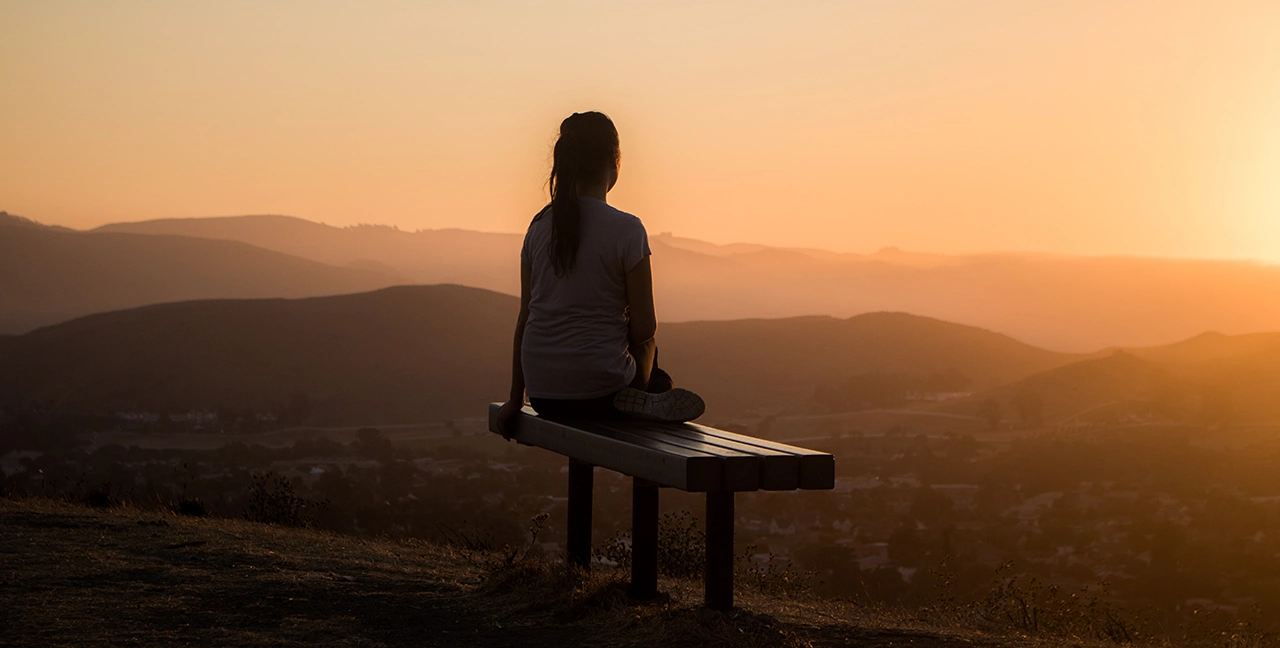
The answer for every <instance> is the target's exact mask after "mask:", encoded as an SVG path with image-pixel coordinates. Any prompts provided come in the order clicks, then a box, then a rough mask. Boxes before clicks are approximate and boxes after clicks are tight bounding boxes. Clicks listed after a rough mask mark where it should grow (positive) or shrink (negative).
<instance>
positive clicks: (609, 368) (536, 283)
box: [521, 197, 650, 399]
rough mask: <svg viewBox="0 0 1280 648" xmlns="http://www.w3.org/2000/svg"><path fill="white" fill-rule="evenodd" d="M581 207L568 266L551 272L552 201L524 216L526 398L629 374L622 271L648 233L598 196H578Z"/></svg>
mask: <svg viewBox="0 0 1280 648" xmlns="http://www.w3.org/2000/svg"><path fill="white" fill-rule="evenodd" d="M579 206H580V209H581V212H580V221H579V243H578V250H577V254H576V255H575V262H574V266H573V268H572V269H571V270H568V271H567V272H563V271H562V272H560V273H557V271H556V268H555V266H554V264H553V262H552V258H551V253H550V249H551V241H552V219H551V214H550V208H548V209H545V210H543V212H542V213H540V214H539V215H538V216H537V217H536V218H534V220H533V222H532V223H530V225H529V231H528V233H527V234H526V235H525V241H524V248H523V249H522V250H521V261H522V262H523V263H524V264H525V265H527V266H528V267H529V269H530V280H531V286H530V300H529V319H528V322H527V324H526V327H525V331H524V340H523V345H522V349H521V350H522V363H523V365H524V372H525V379H526V383H527V384H526V389H527V390H528V393H529V396H530V397H532V398H555V399H580V398H595V397H597V396H604V395H607V394H611V393H613V392H616V391H618V390H619V389H621V388H623V387H626V386H627V385H628V384H629V383H630V382H631V380H632V378H633V377H634V376H635V371H636V367H635V360H634V359H633V358H632V357H631V355H630V354H629V353H628V351H627V348H628V326H627V315H626V309H627V290H626V274H627V272H628V271H630V270H631V269H632V268H634V267H635V266H636V265H637V264H638V263H640V262H641V261H643V260H644V259H645V258H646V257H647V256H648V255H649V253H650V251H649V239H648V236H647V234H646V233H645V229H644V225H643V224H642V223H641V222H640V219H638V218H636V217H635V216H632V215H631V214H628V213H626V212H623V211H620V210H618V209H615V208H613V207H611V206H610V205H608V204H607V203H605V202H604V201H602V200H597V199H595V198H590V197H581V198H579Z"/></svg>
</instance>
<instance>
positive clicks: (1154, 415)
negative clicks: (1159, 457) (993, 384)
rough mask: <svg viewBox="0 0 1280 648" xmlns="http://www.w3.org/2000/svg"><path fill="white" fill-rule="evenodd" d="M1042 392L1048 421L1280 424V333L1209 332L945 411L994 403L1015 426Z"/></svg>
mask: <svg viewBox="0 0 1280 648" xmlns="http://www.w3.org/2000/svg"><path fill="white" fill-rule="evenodd" d="M1026 394H1034V395H1035V398H1037V399H1038V400H1039V401H1040V403H1041V417H1042V419H1043V422H1045V423H1048V424H1051V425H1058V424H1068V425H1074V424H1089V423H1099V422H1107V423H1117V422H1119V423H1123V422H1126V421H1130V422H1151V421H1156V422H1158V421H1167V422H1181V423H1195V424H1210V425H1212V424H1222V423H1235V424H1239V423H1246V424H1247V423H1280V398H1277V395H1278V394H1280V333H1255V334H1249V335H1236V336H1230V335H1223V334H1221V333H1205V334H1202V335H1198V336H1196V337H1193V338H1191V339H1188V340H1184V341H1182V342H1177V343H1174V344H1170V345H1164V346H1159V347H1149V348H1137V349H1124V350H1115V351H1113V352H1111V353H1110V354H1109V355H1105V356H1104V357H1096V358H1089V359H1086V360H1082V361H1079V362H1075V363H1071V364H1067V365H1064V366H1061V367H1056V368H1053V369H1050V370H1048V371H1044V372H1042V373H1038V374H1035V375H1032V376H1028V377H1026V378H1024V379H1022V380H1019V381H1016V382H1013V383H1011V384H1007V385H1003V386H1000V387H998V388H996V389H993V390H989V391H984V392H981V393H978V394H975V395H974V396H973V397H972V398H970V399H968V401H967V402H964V403H951V404H948V405H946V406H944V407H943V408H942V409H947V410H952V411H965V412H967V413H972V412H973V411H974V410H975V409H976V407H977V404H978V403H980V402H982V401H983V400H986V399H988V398H994V399H996V400H997V401H998V402H999V403H1001V405H1002V406H1003V408H1004V411H1005V413H1006V415H1007V416H1008V419H1009V420H1010V421H1011V422H1021V421H1019V420H1018V419H1019V414H1018V411H1017V404H1016V403H1017V399H1018V398H1019V395H1024V397H1025V395H1026Z"/></svg>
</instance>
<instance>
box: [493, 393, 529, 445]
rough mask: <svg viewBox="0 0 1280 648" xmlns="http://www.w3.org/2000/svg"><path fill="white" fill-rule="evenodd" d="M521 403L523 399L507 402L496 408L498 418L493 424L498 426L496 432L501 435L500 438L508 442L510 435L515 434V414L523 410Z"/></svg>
mask: <svg viewBox="0 0 1280 648" xmlns="http://www.w3.org/2000/svg"><path fill="white" fill-rule="evenodd" d="M522 401H523V399H521V400H509V401H507V402H505V403H503V404H502V407H500V408H498V416H497V418H496V420H495V423H496V424H497V426H498V431H499V432H501V433H502V438H504V439H508V440H510V439H511V435H513V434H515V432H516V421H517V420H518V419H516V414H519V413H520V410H522V409H524V403H523V402H522Z"/></svg>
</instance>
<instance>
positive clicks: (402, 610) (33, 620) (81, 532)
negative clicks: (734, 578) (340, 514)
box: [0, 499, 1062, 648]
mask: <svg viewBox="0 0 1280 648" xmlns="http://www.w3.org/2000/svg"><path fill="white" fill-rule="evenodd" d="M660 588H661V589H662V590H663V592H664V595H663V596H662V597H661V598H660V599H659V600H656V601H652V602H636V601H632V600H631V599H629V598H628V597H627V596H626V581H625V574H621V573H618V572H613V571H607V570H606V571H596V572H592V573H585V572H582V571H579V570H573V569H570V568H568V567H566V566H565V565H564V564H563V563H552V562H546V561H540V560H532V559H530V560H514V561H509V560H506V559H505V558H503V557H501V556H496V557H495V556H491V555H490V556H486V555H481V554H474V553H468V552H463V551H458V550H454V549H450V548H447V547H440V546H434V545H427V544H422V543H417V542H390V541H381V540H365V539H360V538H354V537H347V536H338V535H333V534H326V533H320V532H315V531H309V530H305V529H295V528H280V527H274V526H269V525H263V524H257V523H251V522H245V521H238V520H216V519H195V518H186V517H180V516H177V515H173V514H171V513H167V512H159V511H145V510H139V509H133V508H128V507H118V508H112V509H95V508H87V507H84V506H79V505H73V504H68V503H63V502H56V501H51V500H45V499H25V500H14V499H0V644H3V645H8V644H9V643H10V642H11V643H12V645H22V646H34V645H67V646H102V645H124V644H128V645H157V646H159V645H165V646H168V645H188V646H232V645H235V646H295V645H297V646H300V645H308V646H315V645H322V646H469V645H477V646H479V645H483V646H556V647H557V648H558V647H562V646H579V645H591V646H610V647H614V646H616V647H619V648H621V647H625V646H652V647H660V648H680V647H684V646H689V647H693V646H697V647H702V646H746V647H749V648H756V647H759V648H764V647H779V648H798V647H807V646H815V647H817V646H846V645H858V646H873V647H874V646H901V645H912V646H926V647H942V646H1013V645H1062V644H1061V643H1060V642H1058V643H1046V642H1032V641H1031V640H1029V639H1023V638H1018V637H1008V636H1004V637H993V636H988V635H985V634H983V633H981V632H976V631H967V630H960V629H957V627H956V626H954V625H950V624H951V622H950V621H947V620H933V621H930V620H921V619H915V618H908V617H903V616H900V615H899V616H895V615H893V614H890V613H888V612H884V611H876V610H867V609H863V608H857V607H855V606H851V605H848V604H842V603H836V602H830V601H822V600H818V599H809V598H806V597H787V598H783V597H778V596H772V595H768V594H765V593H761V592H755V591H752V590H750V589H743V590H740V592H739V596H738V608H737V609H735V610H734V611H733V612H730V613H719V612H713V611H710V610H706V609H703V608H702V607H701V599H702V591H701V585H700V584H699V583H694V582H689V581H680V580H671V579H664V580H662V581H661V582H660Z"/></svg>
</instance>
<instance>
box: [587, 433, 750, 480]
mask: <svg viewBox="0 0 1280 648" xmlns="http://www.w3.org/2000/svg"><path fill="white" fill-rule="evenodd" d="M574 425H575V426H580V427H582V428H583V429H585V430H591V431H608V432H610V433H612V434H614V435H616V436H617V437H618V438H620V439H637V440H639V439H649V440H653V441H659V442H662V443H667V444H671V445H673V446H679V447H682V448H687V449H689V450H694V451H697V452H705V453H707V454H709V455H712V456H716V457H720V459H721V460H722V461H724V467H723V469H722V474H723V482H722V483H721V485H720V486H719V488H718V489H717V490H729V491H754V490H759V489H760V481H761V474H762V473H763V470H762V463H763V462H762V460H761V457H760V455H759V454H756V453H752V452H744V451H742V450H736V449H733V448H726V447H724V446H723V445H717V444H713V443H706V442H704V441H702V440H700V439H697V438H690V437H689V436H687V435H680V434H674V433H673V432H674V430H673V429H672V428H671V427H669V426H665V425H664V424H661V423H657V424H655V423H653V422H651V421H626V420H620V421H602V420H593V421H583V422H581V423H575V424H574Z"/></svg>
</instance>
